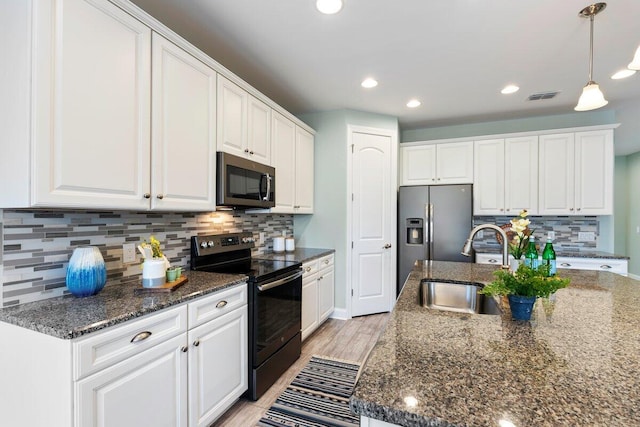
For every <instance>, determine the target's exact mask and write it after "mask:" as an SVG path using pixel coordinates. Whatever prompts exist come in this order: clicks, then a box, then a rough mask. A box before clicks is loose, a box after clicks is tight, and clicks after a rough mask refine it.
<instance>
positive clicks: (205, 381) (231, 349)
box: [141, 305, 248, 427]
mask: <svg viewBox="0 0 640 427" xmlns="http://www.w3.org/2000/svg"><path fill="white" fill-rule="evenodd" d="M247 330H248V326H247V306H246V305H244V306H242V307H240V308H237V309H236V310H234V311H232V312H230V313H227V314H225V315H224V316H222V317H219V318H217V319H215V320H212V321H210V322H208V323H205V324H203V325H201V326H198V327H197V328H194V329H192V330H190V331H189V334H188V335H189V351H188V353H189V426H192V427H193V426H209V425H211V424H212V423H213V422H214V421H215V420H216V419H217V418H218V417H220V415H222V414H223V413H224V411H226V410H227V409H228V408H229V407H230V406H231V405H232V404H233V403H234V402H235V401H236V400H237V399H238V397H240V395H242V393H244V392H245V391H246V390H247V387H248V382H247V375H248V366H247V363H248V354H247V346H248V337H247ZM141 425H142V424H141ZM146 425H151V424H146ZM182 425H186V424H182Z"/></svg>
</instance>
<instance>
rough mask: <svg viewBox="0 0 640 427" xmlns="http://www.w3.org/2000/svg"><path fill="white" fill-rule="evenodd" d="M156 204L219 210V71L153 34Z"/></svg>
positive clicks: (153, 191)
mask: <svg viewBox="0 0 640 427" xmlns="http://www.w3.org/2000/svg"><path fill="white" fill-rule="evenodd" d="M152 63H153V84H152V87H153V96H152V101H153V107H152V114H153V121H152V122H153V130H152V150H151V163H152V182H151V197H152V199H151V207H152V208H153V209H165V210H166V209H171V210H172V211H176V210H185V211H197V210H204V211H211V210H215V206H216V203H215V168H216V126H215V123H216V72H215V71H214V70H213V69H211V68H210V67H208V66H207V65H205V64H204V63H202V62H200V61H199V60H197V59H196V58H194V57H193V56H191V55H190V54H188V53H187V52H185V51H184V50H182V49H181V48H179V47H178V46H176V45H174V44H173V43H172V42H170V41H168V40H166V39H165V38H163V37H162V36H160V35H159V34H156V33H153V61H152Z"/></svg>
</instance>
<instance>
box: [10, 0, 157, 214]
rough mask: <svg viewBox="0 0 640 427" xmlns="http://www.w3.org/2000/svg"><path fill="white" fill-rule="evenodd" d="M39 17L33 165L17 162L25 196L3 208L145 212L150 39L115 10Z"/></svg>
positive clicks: (75, 7) (51, 7) (44, 9)
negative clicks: (81, 208) (25, 207)
mask: <svg viewBox="0 0 640 427" xmlns="http://www.w3.org/2000/svg"><path fill="white" fill-rule="evenodd" d="M34 13H35V14H36V18H35V19H36V20H35V22H36V23H37V25H36V26H34V28H33V37H34V46H35V47H34V52H33V53H34V55H33V61H34V62H33V79H34V80H33V89H34V90H33V93H32V114H33V117H32V121H33V123H32V124H33V126H32V128H33V135H32V150H33V153H32V154H33V161H34V163H33V164H32V165H29V159H28V158H24V159H16V161H19V162H22V163H23V164H24V165H23V168H22V169H23V171H24V174H25V175H22V176H14V179H13V180H12V181H14V182H16V187H20V189H21V191H22V194H23V195H25V196H22V198H21V199H9V200H6V196H1V197H2V198H3V203H2V204H3V205H5V206H7V205H8V206H12V205H13V206H16V205H18V206H20V205H30V206H55V207H84V208H102V207H107V208H109V207H114V206H117V207H121V208H133V209H146V208H148V207H149V201H148V200H146V199H145V198H144V194H145V193H147V192H148V191H149V188H150V185H149V181H150V163H149V158H150V129H151V126H150V102H149V100H150V87H151V30H150V29H149V28H148V27H146V26H145V25H143V24H142V23H140V22H139V21H137V20H136V19H134V18H132V17H131V16H130V15H129V14H127V13H125V12H124V11H122V10H120V9H119V8H117V7H116V6H114V5H112V4H111V3H109V2H90V1H83V0H78V1H61V0H55V1H53V0H52V1H47V2H44V1H43V2H38V3H37V4H36V5H34ZM3 148H4V144H3ZM3 151H4V149H3ZM29 171H30V174H31V176H28V175H26V174H27V173H29ZM30 182H31V185H30ZM16 189H17V188H16ZM26 195H29V196H30V197H29V198H28V200H27V198H26ZM14 203H15V204H14Z"/></svg>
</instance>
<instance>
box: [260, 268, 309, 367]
mask: <svg viewBox="0 0 640 427" xmlns="http://www.w3.org/2000/svg"><path fill="white" fill-rule="evenodd" d="M301 294H302V279H301V278H297V279H295V280H293V281H290V282H287V283H285V284H283V285H280V286H277V287H275V288H272V289H268V290H266V291H262V292H258V294H257V299H256V306H257V307H256V312H257V313H256V314H257V319H256V328H257V331H256V332H257V333H256V346H257V348H256V350H257V353H258V359H259V360H261V359H265V358H266V357H268V356H269V355H270V354H271V353H272V352H273V351H275V350H277V349H278V348H280V347H281V346H282V345H283V344H284V343H286V342H287V341H289V339H291V338H292V337H293V336H294V335H295V334H296V333H298V332H300V316H301V314H300V313H301V306H302V297H301ZM264 352H267V353H268V354H264Z"/></svg>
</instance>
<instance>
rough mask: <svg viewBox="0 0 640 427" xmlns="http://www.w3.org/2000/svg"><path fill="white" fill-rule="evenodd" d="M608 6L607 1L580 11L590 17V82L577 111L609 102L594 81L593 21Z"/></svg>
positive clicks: (581, 14)
mask: <svg viewBox="0 0 640 427" xmlns="http://www.w3.org/2000/svg"><path fill="white" fill-rule="evenodd" d="M605 7H607V4H606V3H595V4H592V5H590V6H587V7H585V8H584V9H582V10H581V11H580V14H579V16H580V17H582V18H589V21H590V22H589V29H590V31H589V82H588V83H587V85H586V86H585V87H584V88H583V89H582V95H580V99H579V100H578V105H576V107H575V110H576V111H589V110H595V109H596V108H600V107H604V106H605V105H607V104H608V103H609V101H607V100H606V99H604V94H603V93H602V91H601V90H600V86H598V83H596V82H595V81H593V78H592V75H593V21H594V18H595V16H596V15H597V14H598V13H600V12H602V11H603V10H604V8H605Z"/></svg>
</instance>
